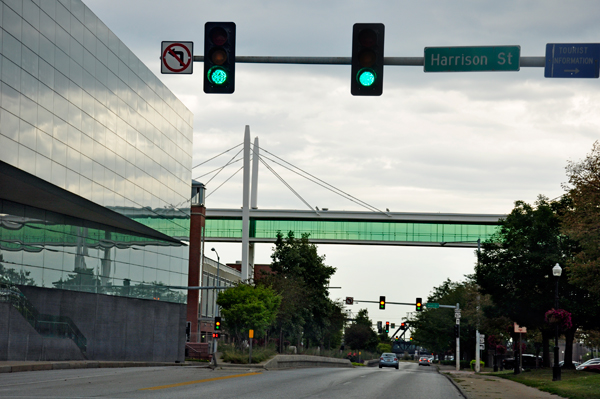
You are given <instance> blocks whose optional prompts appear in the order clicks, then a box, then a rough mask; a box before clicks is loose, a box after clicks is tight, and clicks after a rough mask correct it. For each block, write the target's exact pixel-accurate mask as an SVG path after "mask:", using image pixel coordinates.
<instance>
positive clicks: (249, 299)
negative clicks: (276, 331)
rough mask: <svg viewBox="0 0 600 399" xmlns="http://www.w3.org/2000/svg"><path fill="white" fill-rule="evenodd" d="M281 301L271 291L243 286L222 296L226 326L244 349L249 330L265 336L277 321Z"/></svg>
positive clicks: (222, 311) (234, 288)
mask: <svg viewBox="0 0 600 399" xmlns="http://www.w3.org/2000/svg"><path fill="white" fill-rule="evenodd" d="M280 303H281V297H280V296H279V295H278V294H277V293H276V292H275V291H273V290H272V289H271V288H269V287H265V286H262V285H257V286H252V285H250V284H246V283H239V284H237V285H236V286H234V287H232V288H229V289H227V290H225V291H222V292H220V293H219V296H218V298H217V305H219V306H220V307H221V314H222V316H223V325H224V327H225V328H226V329H227V331H228V332H229V333H231V334H232V335H233V336H235V337H236V343H237V345H240V346H241V343H242V342H243V341H244V339H245V337H246V336H247V334H248V330H256V331H257V332H258V333H261V332H264V331H265V330H266V329H267V328H268V327H269V326H271V325H272V324H273V322H274V321H275V317H276V316H277V310H278V309H279V304H280Z"/></svg>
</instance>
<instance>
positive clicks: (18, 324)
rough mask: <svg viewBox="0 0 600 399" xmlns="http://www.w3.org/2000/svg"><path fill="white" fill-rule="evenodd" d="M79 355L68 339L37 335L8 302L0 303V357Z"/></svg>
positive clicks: (71, 357)
mask: <svg viewBox="0 0 600 399" xmlns="http://www.w3.org/2000/svg"><path fill="white" fill-rule="evenodd" d="M83 359H84V357H83V355H82V354H81V351H80V350H79V348H78V347H77V345H75V343H74V342H73V341H72V340H70V339H63V338H48V337H43V336H41V335H40V334H38V332H37V331H35V330H34V328H33V327H31V324H29V323H28V322H27V320H25V318H23V316H21V313H19V311H18V310H16V309H15V308H14V307H13V306H12V305H11V304H8V303H0V361H6V360H83Z"/></svg>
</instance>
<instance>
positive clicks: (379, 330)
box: [377, 321, 382, 334]
mask: <svg viewBox="0 0 600 399" xmlns="http://www.w3.org/2000/svg"><path fill="white" fill-rule="evenodd" d="M381 324H382V323H381V322H380V321H378V322H377V332H378V333H379V334H381V328H382V327H381Z"/></svg>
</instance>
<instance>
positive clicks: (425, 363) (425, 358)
mask: <svg viewBox="0 0 600 399" xmlns="http://www.w3.org/2000/svg"><path fill="white" fill-rule="evenodd" d="M421 365H422V366H431V358H430V357H428V356H421V357H420V358H419V366H421Z"/></svg>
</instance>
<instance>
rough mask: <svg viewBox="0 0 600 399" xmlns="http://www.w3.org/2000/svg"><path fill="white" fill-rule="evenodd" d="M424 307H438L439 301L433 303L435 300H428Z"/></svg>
mask: <svg viewBox="0 0 600 399" xmlns="http://www.w3.org/2000/svg"><path fill="white" fill-rule="evenodd" d="M425 307H427V308H433V309H438V308H439V307H440V304H439V303H435V302H428V303H426V304H425Z"/></svg>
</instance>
